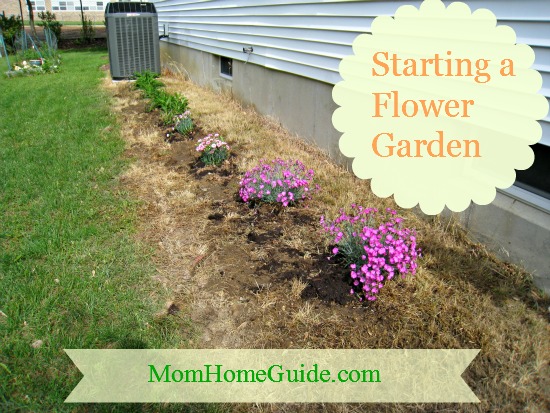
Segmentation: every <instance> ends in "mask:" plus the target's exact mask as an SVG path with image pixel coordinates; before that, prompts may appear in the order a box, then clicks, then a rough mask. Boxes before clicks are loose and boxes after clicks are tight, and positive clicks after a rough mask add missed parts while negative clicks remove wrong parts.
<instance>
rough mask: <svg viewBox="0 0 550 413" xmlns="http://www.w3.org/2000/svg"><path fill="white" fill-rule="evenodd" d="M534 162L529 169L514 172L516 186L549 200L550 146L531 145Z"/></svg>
mask: <svg viewBox="0 0 550 413" xmlns="http://www.w3.org/2000/svg"><path fill="white" fill-rule="evenodd" d="M531 148H533V152H534V153H535V162H534V163H533V165H531V167H530V168H529V169H526V170H519V171H516V183H515V185H516V186H519V187H520V188H523V189H525V190H527V191H530V192H532V193H534V194H537V195H539V196H542V197H543V198H546V199H550V146H546V145H543V144H540V143H538V144H535V145H532V146H531Z"/></svg>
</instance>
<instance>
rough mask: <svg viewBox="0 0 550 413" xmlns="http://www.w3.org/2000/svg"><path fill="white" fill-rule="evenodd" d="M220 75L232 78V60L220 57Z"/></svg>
mask: <svg viewBox="0 0 550 413" xmlns="http://www.w3.org/2000/svg"><path fill="white" fill-rule="evenodd" d="M220 74H222V75H224V77H233V59H230V58H229V57H223V56H220Z"/></svg>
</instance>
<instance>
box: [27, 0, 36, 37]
mask: <svg viewBox="0 0 550 413" xmlns="http://www.w3.org/2000/svg"><path fill="white" fill-rule="evenodd" d="M26 2H27V9H28V10H29V23H30V26H31V35H32V37H34V38H35V39H36V37H37V36H36V29H35V27H34V10H33V8H32V3H31V0H26Z"/></svg>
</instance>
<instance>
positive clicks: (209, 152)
mask: <svg viewBox="0 0 550 413" xmlns="http://www.w3.org/2000/svg"><path fill="white" fill-rule="evenodd" d="M197 143H198V145H197V147H196V150H197V152H200V153H201V156H200V159H201V160H202V161H203V162H204V164H205V165H220V164H221V163H222V162H223V161H225V160H226V159H227V158H228V157H229V149H230V147H229V145H228V144H227V142H225V141H224V140H223V139H222V138H221V136H220V134H219V133H214V134H212V133H211V134H209V135H208V136H205V137H204V138H202V139H199V140H198V142H197Z"/></svg>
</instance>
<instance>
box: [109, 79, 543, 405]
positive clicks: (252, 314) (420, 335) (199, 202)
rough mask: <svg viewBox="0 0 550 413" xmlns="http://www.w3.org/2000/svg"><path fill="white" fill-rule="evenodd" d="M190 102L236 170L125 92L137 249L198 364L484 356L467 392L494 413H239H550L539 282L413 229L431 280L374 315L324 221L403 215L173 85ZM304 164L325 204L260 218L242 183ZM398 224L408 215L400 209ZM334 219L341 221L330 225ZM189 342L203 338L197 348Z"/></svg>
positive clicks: (394, 288)
mask: <svg viewBox="0 0 550 413" xmlns="http://www.w3.org/2000/svg"><path fill="white" fill-rule="evenodd" d="M162 80H163V81H165V82H166V83H167V86H168V89H169V90H171V91H179V92H180V93H183V94H184V95H185V96H187V97H188V98H189V101H190V108H191V111H192V114H193V118H194V120H195V121H196V123H197V125H198V129H197V132H196V135H195V137H201V136H203V135H205V134H207V133H214V132H219V133H221V134H222V136H225V137H226V139H227V141H228V142H229V144H230V145H231V150H232V154H233V155H232V157H231V158H230V159H229V160H228V161H226V162H225V163H224V164H223V165H222V166H221V167H219V168H216V167H204V165H201V164H200V163H199V162H198V161H197V154H196V152H195V145H196V144H195V143H194V141H192V140H188V139H182V140H179V141H173V142H171V143H168V142H166V141H165V140H164V137H165V129H163V128H162V127H160V126H159V118H158V115H157V114H156V113H154V112H153V113H146V112H145V107H146V105H145V102H144V101H143V100H142V99H141V97H140V95H139V93H138V92H136V91H134V90H133V89H132V86H131V84H125V83H116V84H115V83H111V82H110V81H108V80H106V82H105V88H106V90H108V91H109V93H111V95H112V96H113V108H114V110H115V111H116V112H117V113H118V115H119V119H120V124H121V127H122V131H123V136H124V137H125V139H126V141H127V151H126V156H128V157H130V158H131V159H133V163H132V165H131V167H130V168H129V169H128V171H127V172H126V173H125V174H124V176H122V177H121V183H122V185H123V187H124V188H126V189H127V190H129V191H130V192H131V193H133V194H134V195H135V196H136V197H137V198H138V199H139V200H140V201H141V205H142V207H141V209H140V221H141V226H140V231H139V234H138V238H139V239H140V240H141V241H143V242H146V243H147V244H149V245H153V246H154V247H155V251H156V252H155V262H156V265H157V268H158V273H157V274H156V276H155V278H156V279H157V280H158V282H159V283H161V284H162V286H164V287H165V288H167V289H169V290H170V291H172V294H173V300H172V301H171V302H170V303H168V304H167V306H166V308H167V311H166V314H164V316H165V317H171V316H175V315H178V314H180V315H181V314H185V315H188V316H189V317H191V318H192V319H193V320H194V321H195V324H196V326H197V329H198V333H197V334H196V336H195V337H194V338H193V339H192V340H191V345H192V346H193V347H196V348H474V349H481V352H480V354H479V355H478V357H477V358H476V359H475V360H474V361H473V363H472V364H471V365H470V367H469V368H468V369H467V371H466V372H465V373H464V375H463V377H464V379H465V380H466V382H467V383H468V384H469V385H470V387H471V388H472V389H473V391H474V392H475V393H476V395H477V396H478V397H479V398H480V400H481V403H480V404H479V405H477V404H476V405H473V404H468V405H457V404H430V405H387V404H382V405H380V404H376V405H375V404H371V405H361V406H360V405H254V406H252V405H231V406H227V408H228V409H230V410H233V411H273V412H274V411H284V412H286V411H289V412H290V411H302V412H306V411H307V412H309V411H330V412H355V411H357V412H359V411H365V412H366V411H368V412H371V411H372V412H381V411H387V412H405V411H407V412H408V411H414V412H416V411H417V412H441V411H446V412H486V411H498V412H519V411H529V412H545V411H549V407H550V405H549V403H550V402H549V389H550V387H549V383H550V369H549V360H550V356H549V349H550V346H548V344H549V343H550V331H549V327H548V326H549V324H548V311H547V307H548V304H550V302H549V301H548V297H546V296H544V295H543V294H542V293H541V292H540V291H539V290H538V289H536V288H534V287H533V285H532V282H531V279H530V276H529V275H528V274H527V273H525V272H524V271H522V270H521V269H519V268H517V267H515V266H512V265H510V264H506V263H503V262H501V261H499V260H498V259H496V258H495V257H494V256H493V255H491V254H490V253H488V252H487V251H486V250H485V249H484V248H483V247H482V246H481V245H478V244H474V243H472V242H471V241H469V240H468V238H467V236H466V235H465V233H464V232H463V231H462V230H461V229H460V227H458V226H457V225H455V224H454V223H453V221H445V220H443V219H441V218H439V217H436V218H432V219H426V218H421V217H419V216H418V215H415V214H414V213H412V212H411V211H402V210H400V211H399V213H400V214H401V215H402V216H404V217H405V219H406V222H407V223H408V225H409V226H414V227H416V228H417V230H418V232H419V239H420V243H421V247H422V249H423V255H424V256H423V258H422V260H421V262H420V269H419V271H418V274H417V275H416V277H409V278H407V279H404V280H402V279H399V280H395V282H391V283H389V284H388V285H387V286H386V287H385V288H384V289H383V291H382V292H381V293H380V298H379V300H377V301H375V302H374V303H371V304H368V305H364V304H361V303H359V302H358V301H357V300H356V299H355V298H354V297H352V296H350V295H349V294H348V291H349V285H348V281H347V278H346V271H345V269H344V268H343V267H342V266H341V265H339V263H338V262H335V261H334V260H328V257H329V254H328V251H329V249H328V247H329V245H328V241H327V240H326V239H324V237H323V236H322V234H321V232H320V229H321V228H320V225H319V218H320V216H321V215H324V214H328V215H329V216H334V214H336V213H337V211H338V208H340V207H345V206H346V205H349V204H350V203H351V202H357V203H359V204H362V205H364V206H376V207H379V208H383V207H387V206H390V207H394V208H396V206H395V205H394V204H392V202H391V200H380V199H377V198H376V197H375V196H374V195H372V193H371V192H370V189H369V187H368V183H367V182H363V181H360V180H358V179H357V178H355V177H354V176H353V174H351V173H350V172H348V171H346V170H344V169H343V168H341V167H339V166H337V165H335V164H334V163H333V162H332V161H331V160H330V159H329V158H328V157H327V156H326V155H325V154H323V153H322V152H321V151H319V150H318V149H316V148H315V147H314V146H312V145H309V144H307V143H306V142H304V141H302V140H300V139H298V138H297V137H294V136H292V135H290V134H289V133H288V132H286V131H284V130H283V129H282V128H280V127H279V126H278V125H277V124H276V123H274V122H273V121H272V120H269V119H266V118H263V117H261V116H259V115H257V114H256V113H255V112H254V110H253V109H251V108H243V107H241V106H240V105H239V104H238V103H236V102H235V101H233V100H232V99H231V97H229V96H226V95H219V94H216V93H214V92H212V91H210V90H207V89H203V88H200V87H198V86H197V85H195V84H193V83H191V82H189V81H186V80H184V79H182V78H180V77H178V76H175V75H170V74H169V73H167V74H166V75H165V76H164V77H163V78H162ZM277 156H279V157H283V158H288V159H301V160H302V161H304V162H305V163H306V166H310V167H312V168H313V169H314V170H315V171H316V174H317V182H318V183H320V185H321V187H322V191H321V192H320V193H319V194H317V196H315V197H314V198H313V199H312V200H311V201H308V202H306V203H305V204H301V205H299V206H298V207H292V208H287V209H284V210H283V209H280V208H278V207H274V206H271V205H256V206H254V207H250V206H249V205H246V204H244V203H242V202H241V201H240V200H239V197H238V185H239V179H240V177H241V176H242V174H243V173H244V172H245V171H246V170H247V169H249V168H250V167H252V166H254V165H255V164H257V163H258V161H259V160H260V159H273V158H274V157H277ZM396 209H398V208H396ZM331 214H332V215H331ZM182 334H188V332H182Z"/></svg>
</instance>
